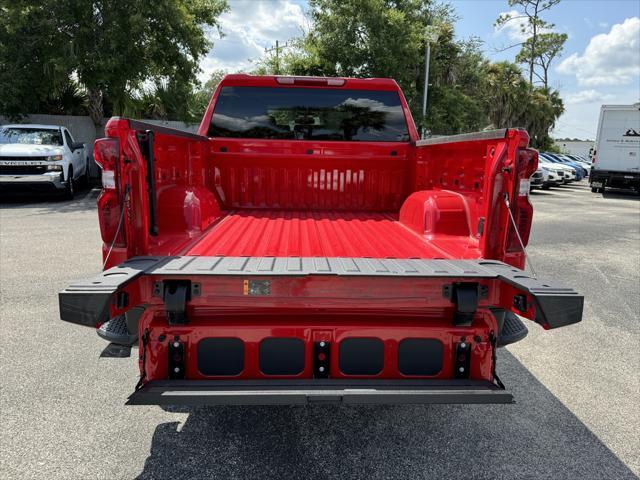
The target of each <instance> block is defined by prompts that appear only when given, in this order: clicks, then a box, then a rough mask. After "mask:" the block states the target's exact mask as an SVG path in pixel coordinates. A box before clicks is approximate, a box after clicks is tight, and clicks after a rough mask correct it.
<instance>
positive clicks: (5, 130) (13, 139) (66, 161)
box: [0, 125, 89, 198]
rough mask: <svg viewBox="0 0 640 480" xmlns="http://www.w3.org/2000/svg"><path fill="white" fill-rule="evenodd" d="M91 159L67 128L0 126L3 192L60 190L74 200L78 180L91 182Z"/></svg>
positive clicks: (0, 172) (1, 184)
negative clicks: (89, 178)
mask: <svg viewBox="0 0 640 480" xmlns="http://www.w3.org/2000/svg"><path fill="white" fill-rule="evenodd" d="M88 177H89V159H88V157H87V154H86V152H85V148H84V144H83V143H76V142H74V140H73V137H72V136H71V133H69V130H67V129H66V128H65V127H60V126H56V125H3V126H0V188H1V189H2V191H8V190H14V191H25V190H40V191H61V192H63V193H64V194H65V196H66V197H67V198H73V195H74V192H75V184H76V182H78V180H83V181H85V182H87V183H88Z"/></svg>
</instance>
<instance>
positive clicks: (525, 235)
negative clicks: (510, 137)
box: [507, 148, 538, 252]
mask: <svg viewBox="0 0 640 480" xmlns="http://www.w3.org/2000/svg"><path fill="white" fill-rule="evenodd" d="M515 166H516V170H515V176H516V178H515V182H514V192H513V195H512V197H511V198H512V199H513V201H512V203H511V213H512V215H513V219H514V220H515V224H516V228H517V229H518V233H519V234H520V239H521V240H522V243H524V246H526V245H527V243H528V242H529V233H530V231H531V223H532V221H533V207H532V206H531V203H530V202H529V178H530V177H531V175H533V173H534V172H535V171H536V170H537V168H538V152H536V151H535V150H533V149H528V148H523V149H520V150H519V151H518V155H517V159H516V162H515ZM509 223H510V225H509V235H508V237H507V252H520V251H522V245H520V239H518V235H517V234H516V231H515V230H514V228H513V225H512V224H511V221H510V222H509Z"/></svg>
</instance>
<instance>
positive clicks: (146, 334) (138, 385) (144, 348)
mask: <svg viewBox="0 0 640 480" xmlns="http://www.w3.org/2000/svg"><path fill="white" fill-rule="evenodd" d="M140 340H141V342H142V350H141V352H142V353H141V354H140V361H141V362H142V365H141V368H140V370H141V372H140V380H138V383H136V388H135V391H136V392H137V391H138V390H140V389H141V388H142V385H143V382H144V381H145V379H146V378H147V369H146V360H147V342H148V341H149V329H148V328H145V329H144V334H143V335H142V338H141V339H140Z"/></svg>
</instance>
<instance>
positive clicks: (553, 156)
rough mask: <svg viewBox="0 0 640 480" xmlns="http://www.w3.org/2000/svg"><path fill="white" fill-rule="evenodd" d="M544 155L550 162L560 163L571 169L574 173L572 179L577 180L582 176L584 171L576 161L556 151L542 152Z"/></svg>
mask: <svg viewBox="0 0 640 480" xmlns="http://www.w3.org/2000/svg"><path fill="white" fill-rule="evenodd" d="M544 155H546V156H547V157H548V158H549V159H550V160H551V161H552V162H556V163H560V164H563V165H566V166H568V167H570V168H571V169H573V173H574V175H575V179H574V180H575V181H577V182H579V181H580V180H582V179H583V178H584V176H585V171H584V169H583V168H582V167H581V166H580V165H578V164H577V163H575V162H573V161H571V160H570V159H568V158H565V157H563V156H562V155H561V154H558V153H548V152H544Z"/></svg>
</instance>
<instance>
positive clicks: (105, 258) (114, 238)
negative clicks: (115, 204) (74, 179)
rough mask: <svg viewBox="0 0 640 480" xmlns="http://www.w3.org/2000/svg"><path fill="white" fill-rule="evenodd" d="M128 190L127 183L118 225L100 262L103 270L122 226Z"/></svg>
mask: <svg viewBox="0 0 640 480" xmlns="http://www.w3.org/2000/svg"><path fill="white" fill-rule="evenodd" d="M129 190H131V189H130V187H129V185H127V186H126V187H125V190H124V202H122V209H121V210H120V218H119V219H118V226H117V227H116V233H115V235H114V236H113V240H112V242H111V245H110V246H109V251H108V252H107V256H106V257H104V263H103V264H102V269H103V270H104V267H105V266H106V265H107V262H108V261H109V257H110V256H111V251H112V250H113V247H114V246H115V244H116V240H117V239H118V235H119V234H120V229H121V228H122V220H123V219H124V210H125V207H126V205H127V202H128V201H129Z"/></svg>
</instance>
